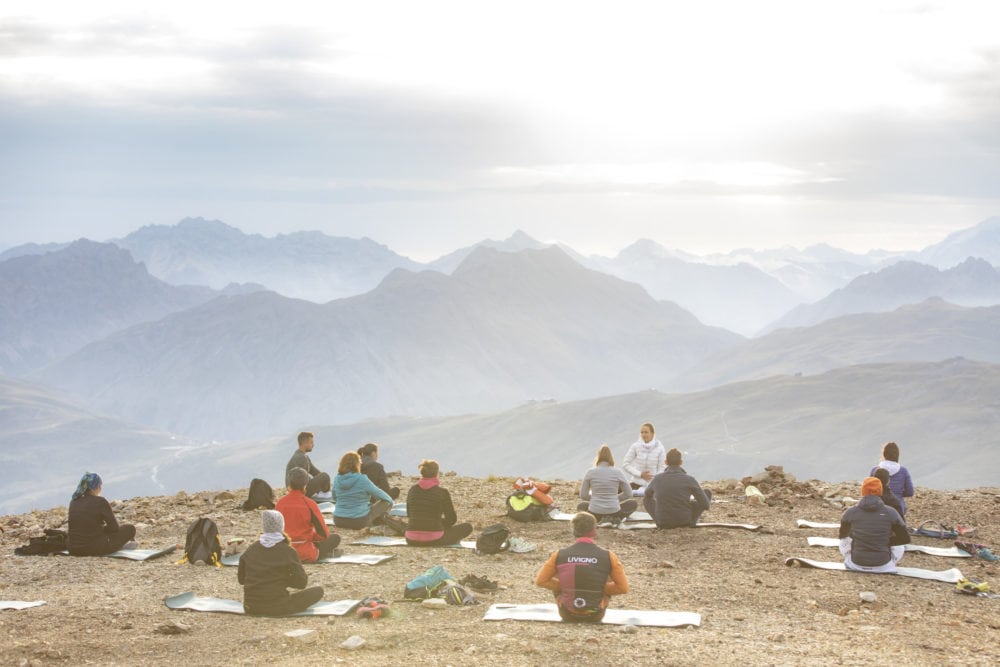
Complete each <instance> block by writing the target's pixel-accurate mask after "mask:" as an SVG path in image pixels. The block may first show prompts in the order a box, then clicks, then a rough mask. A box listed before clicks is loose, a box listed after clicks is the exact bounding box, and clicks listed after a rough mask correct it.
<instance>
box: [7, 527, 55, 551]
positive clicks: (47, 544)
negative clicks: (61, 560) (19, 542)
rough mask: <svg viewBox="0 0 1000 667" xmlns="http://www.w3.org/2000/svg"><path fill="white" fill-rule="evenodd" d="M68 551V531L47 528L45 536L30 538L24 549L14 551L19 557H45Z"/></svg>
mask: <svg viewBox="0 0 1000 667" xmlns="http://www.w3.org/2000/svg"><path fill="white" fill-rule="evenodd" d="M65 550H66V531H64V530H56V529H54V528H46V529H45V535H42V536H40V537H30V538H28V543H27V544H25V545H24V546H23V547H17V548H16V549H14V554H15V555H18V556H43V555H48V554H54V553H59V552H60V551H65Z"/></svg>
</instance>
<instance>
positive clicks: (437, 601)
mask: <svg viewBox="0 0 1000 667" xmlns="http://www.w3.org/2000/svg"><path fill="white" fill-rule="evenodd" d="M420 604H421V606H424V607H431V608H432V609H440V608H442V607H447V606H448V603H447V602H445V601H444V599H442V598H427V599H426V600H424V601H423V602H421V603H420Z"/></svg>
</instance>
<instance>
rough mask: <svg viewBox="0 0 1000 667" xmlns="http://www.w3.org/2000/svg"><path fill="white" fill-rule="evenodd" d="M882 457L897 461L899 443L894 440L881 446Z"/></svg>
mask: <svg viewBox="0 0 1000 667" xmlns="http://www.w3.org/2000/svg"><path fill="white" fill-rule="evenodd" d="M882 458H883V459H885V460H886V461H895V462H896V463H899V445H897V444H896V443H894V442H887V443H885V447H883V448H882Z"/></svg>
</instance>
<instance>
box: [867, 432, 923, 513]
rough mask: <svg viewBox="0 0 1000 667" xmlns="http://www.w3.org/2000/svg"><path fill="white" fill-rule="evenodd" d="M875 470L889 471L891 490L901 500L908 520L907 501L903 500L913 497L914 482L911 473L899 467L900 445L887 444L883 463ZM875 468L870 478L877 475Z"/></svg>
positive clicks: (883, 450) (870, 473)
mask: <svg viewBox="0 0 1000 667" xmlns="http://www.w3.org/2000/svg"><path fill="white" fill-rule="evenodd" d="M875 468H883V469H885V470H887V471H889V488H890V489H892V492H893V494H895V496H896V498H897V499H899V506H900V507H901V508H902V509H903V512H902V516H903V518H906V501H905V500H903V499H904V498H912V497H913V480H912V479H910V471H909V470H907V469H906V468H904V467H903V466H901V465H899V445H897V444H896V443H894V442H887V443H886V444H885V447H883V448H882V461H881V462H880V463H879V464H878V465H877V466H875ZM875 468H872V469H871V472H869V473H868V474H869V475H870V476H871V475H874V474H875Z"/></svg>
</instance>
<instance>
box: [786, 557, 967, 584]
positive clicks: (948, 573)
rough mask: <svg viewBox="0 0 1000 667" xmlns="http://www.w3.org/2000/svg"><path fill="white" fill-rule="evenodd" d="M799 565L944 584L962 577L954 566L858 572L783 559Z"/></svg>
mask: <svg viewBox="0 0 1000 667" xmlns="http://www.w3.org/2000/svg"><path fill="white" fill-rule="evenodd" d="M796 564H798V565H801V566H802V567H814V568H816V569H819V570H840V571H843V572H857V573H858V574H898V575H899V576H901V577H913V578H915V579H927V580H929V581H942V582H944V583H946V584H957V583H958V582H959V581H961V580H962V579H964V578H965V577H963V576H962V573H961V572H959V571H958V570H957V569H956V568H951V569H950V570H941V571H940V572H938V571H936V570H922V569H920V568H919V567H897V568H896V571H895V572H883V573H879V572H858V570H848V569H847V567H846V566H845V565H844V564H843V563H842V562H836V563H831V562H827V561H821V560H810V559H808V558H800V557H798V556H793V557H791V558H786V559H785V565H788V566H791V565H796Z"/></svg>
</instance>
